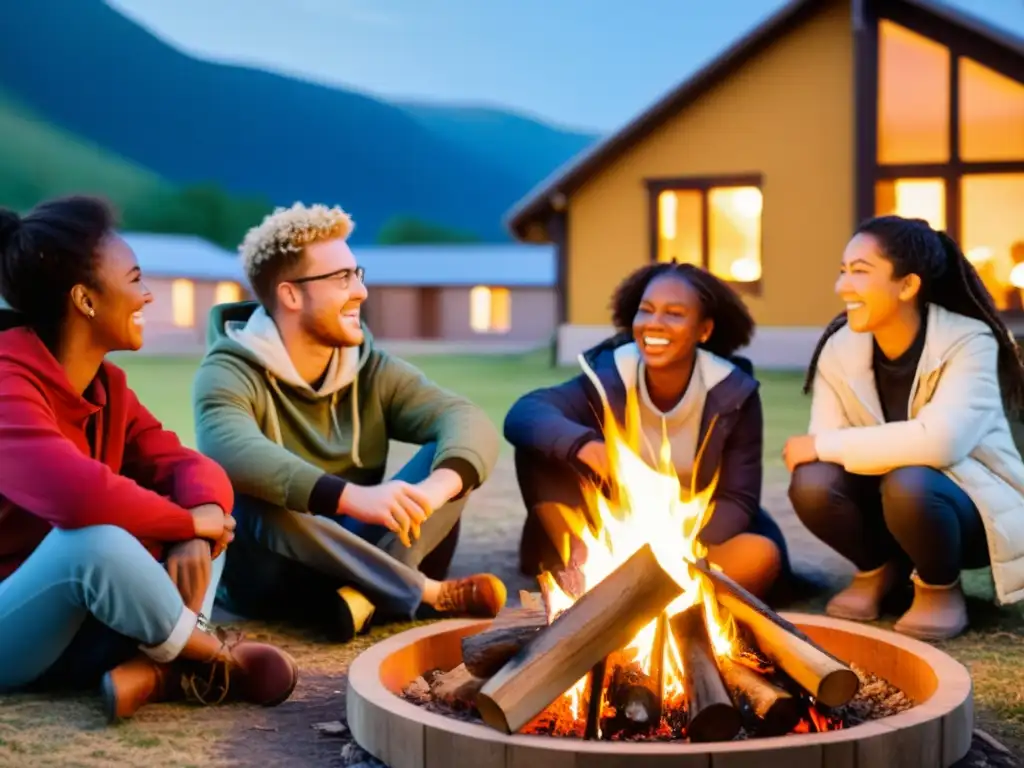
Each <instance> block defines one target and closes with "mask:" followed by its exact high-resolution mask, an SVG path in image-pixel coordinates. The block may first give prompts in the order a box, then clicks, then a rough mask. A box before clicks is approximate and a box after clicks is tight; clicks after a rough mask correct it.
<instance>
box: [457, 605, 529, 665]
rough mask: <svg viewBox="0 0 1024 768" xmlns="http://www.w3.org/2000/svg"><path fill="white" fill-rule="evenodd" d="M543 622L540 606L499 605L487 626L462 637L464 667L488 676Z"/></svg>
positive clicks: (526, 640) (509, 657) (513, 653)
mask: <svg viewBox="0 0 1024 768" xmlns="http://www.w3.org/2000/svg"><path fill="white" fill-rule="evenodd" d="M547 625H548V614H547V611H546V610H545V609H544V608H539V609H537V608H509V607H506V608H502V609H501V611H500V612H499V613H498V615H497V617H496V618H495V619H494V621H492V622H491V625H490V626H489V627H488V628H487V629H485V630H484V631H483V632H478V633H477V634H475V635H469V636H468V637H465V638H463V639H462V660H463V662H465V664H466V669H468V670H469V671H470V672H472V673H473V674H474V675H476V676H477V677H484V678H487V677H491V676H492V675H494V674H495V673H496V672H497V671H498V670H499V669H501V668H502V667H503V666H505V664H506V663H507V662H508V660H509V659H511V658H512V657H513V656H515V655H516V654H517V653H519V651H520V650H522V648H523V646H525V645H526V644H527V643H528V642H530V640H532V639H533V638H534V636H535V635H536V634H537V633H538V632H539V631H540V630H541V629H542V628H544V627H546V626H547Z"/></svg>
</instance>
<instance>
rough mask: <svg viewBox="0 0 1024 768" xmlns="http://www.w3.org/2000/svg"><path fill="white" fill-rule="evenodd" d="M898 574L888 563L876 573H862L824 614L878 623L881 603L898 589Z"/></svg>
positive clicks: (855, 576) (832, 602)
mask: <svg viewBox="0 0 1024 768" xmlns="http://www.w3.org/2000/svg"><path fill="white" fill-rule="evenodd" d="M897 576H898V570H897V568H896V564H895V563H891V562H890V563H886V564H885V565H883V566H882V567H881V568H875V570H873V571H861V572H859V573H857V574H856V575H854V577H853V581H851V582H850V585H849V586H848V587H847V588H846V589H844V590H843V591H842V592H840V593H839V594H837V595H836V596H835V597H833V598H832V599H831V600H829V601H828V605H826V606H825V613H827V614H828V615H829V616H832V617H834V618H837V619H848V620H850V621H875V620H876V619H877V618H878V615H879V612H880V610H879V609H880V607H881V605H882V600H884V599H885V597H886V595H888V594H889V592H891V591H892V588H893V587H894V586H896V577H897Z"/></svg>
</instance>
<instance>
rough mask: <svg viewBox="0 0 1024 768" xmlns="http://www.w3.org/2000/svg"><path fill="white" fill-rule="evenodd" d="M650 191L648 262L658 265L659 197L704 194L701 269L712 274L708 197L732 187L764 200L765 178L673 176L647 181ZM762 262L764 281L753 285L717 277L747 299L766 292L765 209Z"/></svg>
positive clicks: (760, 248)
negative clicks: (750, 191) (748, 190)
mask: <svg viewBox="0 0 1024 768" xmlns="http://www.w3.org/2000/svg"><path fill="white" fill-rule="evenodd" d="M644 184H645V186H646V187H647V239H648V250H649V254H648V260H649V261H650V262H651V263H652V264H656V263H658V240H659V237H658V232H659V221H658V216H659V207H658V197H659V195H661V193H662V192H700V195H701V212H700V226H701V233H700V259H701V263H700V265H699V266H700V267H701V268H702V269H705V270H708V271H709V272H710V269H709V266H708V265H709V264H710V262H711V247H710V226H709V225H710V218H711V217H710V211H709V206H708V196H709V193H710V192H711V190H713V189H728V188H730V187H757V188H758V189H759V190H760V191H761V195H762V198H763V197H764V176H763V175H762V174H759V173H748V174H738V175H735V176H670V177H658V178H649V179H644ZM757 250H758V260H759V261H760V266H761V277H759V278H758V279H757V280H754V281H751V282H740V281H737V280H729V279H728V278H725V277H722V276H721V275H715V276H716V277H718V278H719V279H720V280H722V281H723V282H725V283H727V284H728V285H729V286H731V287H732V288H733V290H735V291H736V292H737V293H739V294H741V295H747V296H760V295H761V293H762V291H763V290H764V209H763V208H762V211H761V237H760V239H759V241H758V243H757Z"/></svg>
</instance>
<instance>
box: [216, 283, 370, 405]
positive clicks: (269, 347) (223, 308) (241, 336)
mask: <svg viewBox="0 0 1024 768" xmlns="http://www.w3.org/2000/svg"><path fill="white" fill-rule="evenodd" d="M362 328H363V334H364V339H363V343H362V344H361V345H360V346H359V347H339V348H338V349H336V350H335V351H334V354H333V355H332V356H331V362H330V363H329V365H328V368H327V374H326V376H325V377H324V381H323V383H322V384H321V385H320V388H319V389H316V390H314V389H313V388H312V387H311V386H310V385H309V383H308V382H306V381H305V380H304V379H303V378H302V377H301V376H300V375H299V372H298V371H297V370H295V364H294V363H292V359H291V357H290V356H289V355H288V350H286V349H285V346H284V342H283V341H282V340H281V334H280V332H279V331H278V329H277V325H276V324H275V323H274V320H273V319H272V318H271V317H270V315H269V314H267V311H266V310H265V309H263V307H262V306H260V305H259V303H258V302H255V301H244V302H238V303H234V304H219V305H217V306H215V307H213V309H212V310H211V311H210V323H209V325H208V327H207V331H206V341H207V345H208V346H209V347H210V352H211V353H213V352H218V353H225V354H231V355H235V356H237V357H242V358H246V359H248V360H250V361H252V362H254V363H256V364H257V365H259V366H260V367H262V368H264V369H265V370H266V371H267V373H268V374H270V375H271V376H272V377H273V378H275V379H277V380H279V381H283V382H285V383H286V384H288V385H289V386H291V387H294V388H295V389H297V390H299V391H300V392H303V393H305V394H306V395H307V396H311V397H328V396H331V395H334V394H336V393H337V392H339V391H340V390H342V389H344V388H345V387H347V386H348V385H349V384H351V383H352V382H353V381H354V380H355V377H356V374H357V373H359V370H360V369H361V368H362V367H363V365H364V364H365V363H366V360H367V358H368V357H369V356H370V352H371V351H372V349H373V336H372V335H371V334H370V330H369V328H367V327H366V325H365V324H363V326H362Z"/></svg>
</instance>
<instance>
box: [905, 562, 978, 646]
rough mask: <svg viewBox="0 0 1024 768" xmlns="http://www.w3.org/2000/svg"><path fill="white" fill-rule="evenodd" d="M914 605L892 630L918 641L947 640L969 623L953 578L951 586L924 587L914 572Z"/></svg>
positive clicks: (962, 598)
mask: <svg viewBox="0 0 1024 768" xmlns="http://www.w3.org/2000/svg"><path fill="white" fill-rule="evenodd" d="M910 578H911V580H912V581H913V582H914V602H913V604H912V605H911V606H910V610H909V611H907V612H906V613H905V614H903V616H902V617H901V618H900V620H899V621H897V622H896V626H894V627H893V629H895V630H896V631H897V632H900V633H901V634H904V635H909V636H910V637H916V638H918V639H919V640H933V641H934V640H949V639H950V638H953V637H956V636H957V635H959V634H961V633H963V631H964V630H966V629H967V626H968V624H969V621H968V618H967V601H966V599H964V590H963V588H962V587H961V585H960V579H959V578H957V580H956V581H954V582H953V583H952V584H947V585H945V586H935V585H933V584H925V583H924V582H923V581H921V578H920V577H919V576H918V575H917V573H916V572H915V573H914V575H913V576H911V577H910Z"/></svg>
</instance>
